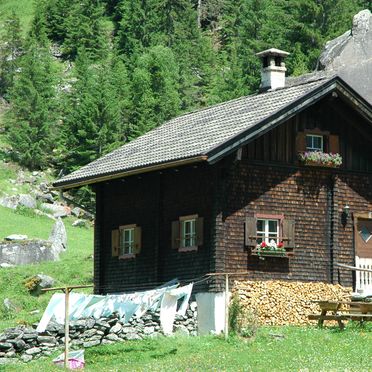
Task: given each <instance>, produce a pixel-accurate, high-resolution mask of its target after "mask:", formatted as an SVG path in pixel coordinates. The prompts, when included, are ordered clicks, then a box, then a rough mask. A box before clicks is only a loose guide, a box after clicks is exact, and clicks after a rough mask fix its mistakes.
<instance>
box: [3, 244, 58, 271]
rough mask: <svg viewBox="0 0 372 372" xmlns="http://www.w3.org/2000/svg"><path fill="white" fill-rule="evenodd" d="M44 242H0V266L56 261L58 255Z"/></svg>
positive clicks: (50, 245)
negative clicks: (4, 264)
mask: <svg viewBox="0 0 372 372" xmlns="http://www.w3.org/2000/svg"><path fill="white" fill-rule="evenodd" d="M51 248H52V244H51V243H50V242H49V241H45V240H36V239H34V240H23V241H11V242H4V243H1V242H0V264H3V263H7V264H11V265H30V264H34V263H39V262H42V261H56V260H58V259H59V255H58V253H57V252H55V251H54V250H53V249H51Z"/></svg>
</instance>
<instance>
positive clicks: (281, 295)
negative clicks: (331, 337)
mask: <svg viewBox="0 0 372 372" xmlns="http://www.w3.org/2000/svg"><path fill="white" fill-rule="evenodd" d="M232 292H233V294H235V295H237V296H238V297H239V299H240V303H241V305H242V307H243V308H244V309H247V310H248V311H250V312H252V313H253V314H254V315H255V316H256V317H257V320H258V322H259V323H260V324H265V325H287V324H297V325H303V324H308V323H311V322H310V321H309V320H308V319H307V316H308V315H309V314H317V313H320V308H319V305H318V304H317V303H316V302H315V301H320V300H326V301H350V299H351V292H352V289H351V288H347V287H342V286H340V285H338V284H337V285H333V284H326V283H320V282H312V283H303V282H286V281H279V280H271V281H236V282H235V283H234V287H233V291H232Z"/></svg>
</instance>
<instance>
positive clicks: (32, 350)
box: [25, 347, 41, 355]
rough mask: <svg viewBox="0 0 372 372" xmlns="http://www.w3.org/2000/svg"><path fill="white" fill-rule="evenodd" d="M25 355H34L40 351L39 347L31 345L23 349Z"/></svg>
mask: <svg viewBox="0 0 372 372" xmlns="http://www.w3.org/2000/svg"><path fill="white" fill-rule="evenodd" d="M25 353H26V354H27V355H36V354H40V353H41V349H40V348H39V347H32V348H31V349H28V350H26V351H25Z"/></svg>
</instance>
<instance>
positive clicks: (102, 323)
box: [94, 320, 110, 332]
mask: <svg viewBox="0 0 372 372" xmlns="http://www.w3.org/2000/svg"><path fill="white" fill-rule="evenodd" d="M94 328H96V329H99V330H100V331H104V332H105V331H106V330H108V329H110V324H108V323H107V322H105V321H102V320H97V321H96V324H95V325H94Z"/></svg>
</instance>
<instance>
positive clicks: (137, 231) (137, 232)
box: [133, 226, 142, 254]
mask: <svg viewBox="0 0 372 372" xmlns="http://www.w3.org/2000/svg"><path fill="white" fill-rule="evenodd" d="M141 248H142V229H141V227H140V226H136V227H135V228H134V247H133V253H134V254H139V253H140V252H141Z"/></svg>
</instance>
